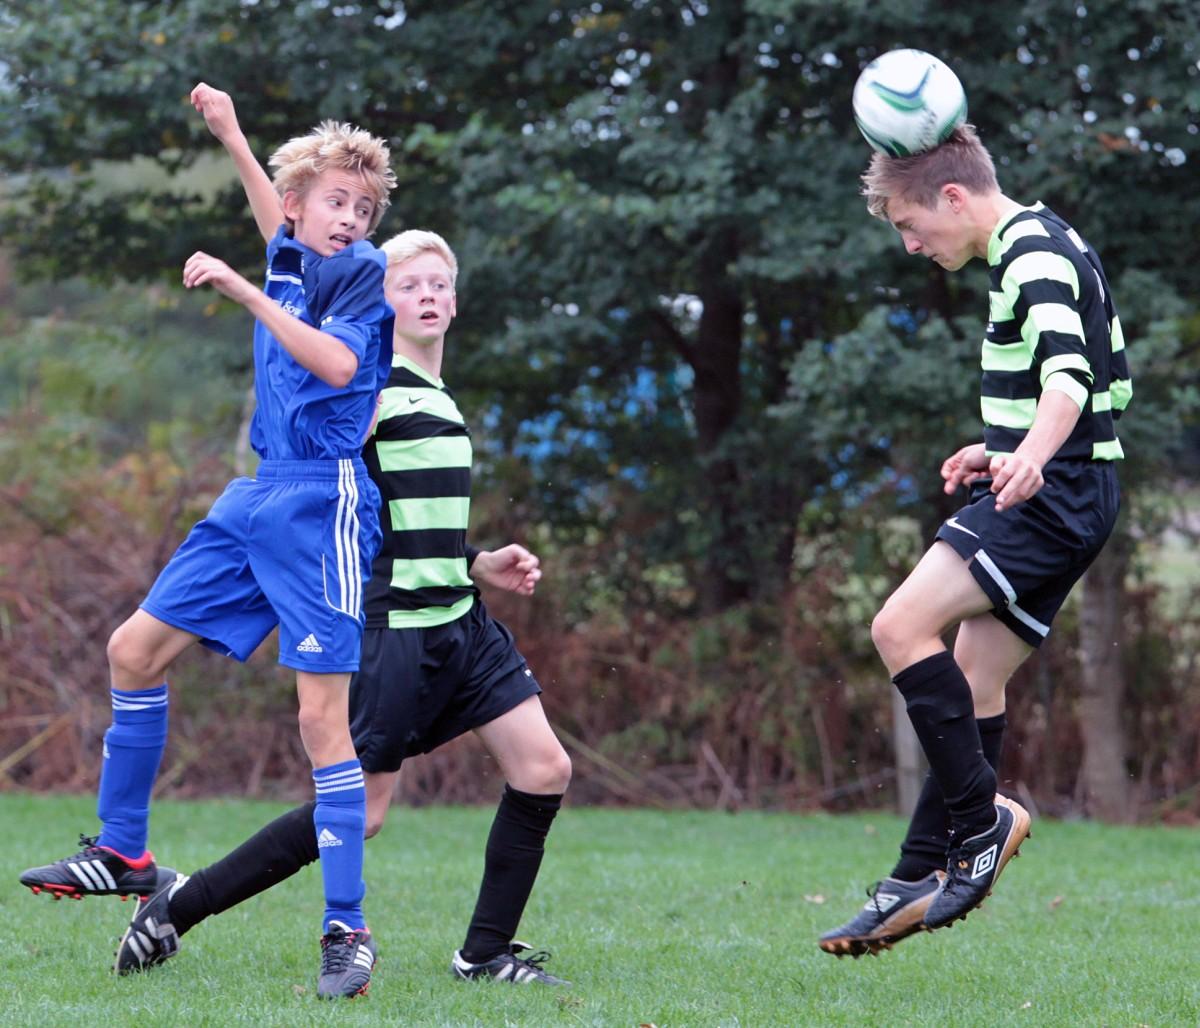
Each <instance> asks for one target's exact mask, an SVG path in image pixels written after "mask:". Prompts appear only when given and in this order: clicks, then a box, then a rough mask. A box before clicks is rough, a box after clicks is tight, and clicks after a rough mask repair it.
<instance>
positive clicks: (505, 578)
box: [471, 543, 542, 596]
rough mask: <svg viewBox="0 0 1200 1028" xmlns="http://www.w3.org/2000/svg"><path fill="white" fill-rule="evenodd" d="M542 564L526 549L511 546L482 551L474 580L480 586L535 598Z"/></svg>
mask: <svg viewBox="0 0 1200 1028" xmlns="http://www.w3.org/2000/svg"><path fill="white" fill-rule="evenodd" d="M540 563H541V561H539V560H538V559H537V557H535V556H534V555H533V554H532V553H530V552H529V551H528V550H527V549H525V547H524V546H520V545H518V544H517V543H509V544H508V545H507V546H502V547H501V548H500V549H498V550H480V551H479V553H478V554H477V555H476V557H475V563H474V564H472V565H471V577H472V578H473V579H474V580H475V581H476V582H478V583H479V584H480V585H488V586H491V587H492V588H493V589H503V590H505V591H506V592H510V593H517V594H518V595H520V596H532V595H533V591H534V589H536V588H537V584H538V580H539V579H540V578H541V577H542V569H541V568H540V567H539V566H538V565H539V564H540Z"/></svg>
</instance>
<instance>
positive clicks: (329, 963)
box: [321, 928, 358, 974]
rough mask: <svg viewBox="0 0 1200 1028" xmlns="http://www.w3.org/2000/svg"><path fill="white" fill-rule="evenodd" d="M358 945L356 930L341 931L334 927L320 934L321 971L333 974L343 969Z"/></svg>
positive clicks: (347, 964)
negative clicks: (328, 931)
mask: <svg viewBox="0 0 1200 1028" xmlns="http://www.w3.org/2000/svg"><path fill="white" fill-rule="evenodd" d="M357 945H358V932H357V931H353V932H343V931H342V930H341V929H340V928H335V929H334V930H333V931H331V932H330V933H329V934H328V935H322V936H321V973H322V974H333V973H336V972H338V971H344V970H346V968H347V967H348V966H349V964H350V961H351V960H352V959H353V957H354V950H355V948H356V947H357Z"/></svg>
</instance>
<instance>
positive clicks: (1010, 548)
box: [937, 460, 1121, 646]
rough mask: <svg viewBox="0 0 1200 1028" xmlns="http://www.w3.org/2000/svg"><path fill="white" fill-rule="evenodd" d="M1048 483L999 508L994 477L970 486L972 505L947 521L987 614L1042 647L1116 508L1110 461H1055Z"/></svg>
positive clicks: (948, 538) (944, 531)
mask: <svg viewBox="0 0 1200 1028" xmlns="http://www.w3.org/2000/svg"><path fill="white" fill-rule="evenodd" d="M1042 477H1043V479H1044V480H1045V484H1044V485H1043V486H1042V488H1041V489H1039V490H1038V491H1037V492H1036V493H1035V494H1034V495H1033V496H1031V497H1030V498H1029V499H1028V500H1026V501H1025V502H1024V503H1019V504H1017V506H1015V507H1010V508H1009V509H1008V510H1002V511H997V510H996V497H995V496H994V495H993V494H992V493H991V491H990V489H991V484H992V480H991V479H990V478H984V479H980V480H979V481H978V482H975V483H974V484H973V485H972V486H971V502H970V503H969V504H968V505H967V506H966V507H963V508H962V510H960V511H959V512H958V513H957V514H955V515H954V516H953V517H951V518H947V519H946V520H945V521H944V522H943V523H942V527H941V528H939V529H938V534H937V537H938V538H939V539H941V540H942V541H943V542H946V543H949V544H950V545H951V546H952V547H953V548H954V550H955V552H957V553H958V555H959V556H961V557H962V558H963V559H964V560H968V561H970V570H971V574H972V575H974V576H975V581H977V582H978V583H979V585H980V586H981V587H982V589H983V591H984V592H985V593H987V595H988V598H989V599H990V600H991V601H992V603H993V604H994V605H995V606H994V607H993V609H992V613H993V614H994V615H995V616H996V617H997V618H999V619H1000V620H1001V621H1002V622H1004V624H1006V625H1007V626H1008V627H1009V628H1011V629H1012V630H1013V631H1014V632H1015V633H1016V634H1017V635H1018V636H1020V637H1021V638H1022V639H1023V640H1024V641H1025V642H1027V643H1029V645H1030V646H1040V645H1041V642H1042V640H1043V639H1045V638H1046V636H1047V634H1048V633H1049V632H1050V622H1051V621H1053V620H1054V615H1055V614H1057V613H1058V609H1059V607H1061V606H1062V605H1063V602H1064V601H1065V600H1066V598H1067V594H1068V593H1070V591H1071V587H1072V586H1073V585H1074V584H1075V583H1076V582H1077V581H1078V580H1079V577H1080V576H1081V575H1082V574H1083V573H1084V572H1085V571H1086V570H1087V569H1088V566H1089V565H1090V564H1091V563H1092V561H1093V560H1095V559H1096V554H1097V553H1099V552H1100V548H1101V547H1102V546H1103V545H1104V542H1105V540H1106V539H1108V537H1109V534H1110V533H1111V532H1112V528H1113V524H1114V522H1115V521H1116V519H1117V511H1118V509H1119V508H1120V505H1121V500H1120V489H1119V488H1118V485H1117V471H1116V468H1115V467H1113V462H1112V461H1107V460H1097V461H1058V462H1055V461H1052V462H1050V463H1049V464H1047V465H1046V466H1045V467H1044V468H1043V469H1042Z"/></svg>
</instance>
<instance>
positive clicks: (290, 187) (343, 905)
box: [21, 87, 395, 997]
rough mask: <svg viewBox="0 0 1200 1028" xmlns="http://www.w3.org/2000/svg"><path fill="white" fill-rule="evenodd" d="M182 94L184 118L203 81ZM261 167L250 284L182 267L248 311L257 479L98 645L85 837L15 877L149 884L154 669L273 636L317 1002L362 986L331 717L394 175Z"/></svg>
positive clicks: (361, 933)
mask: <svg viewBox="0 0 1200 1028" xmlns="http://www.w3.org/2000/svg"><path fill="white" fill-rule="evenodd" d="M193 99H194V101H196V104H197V107H198V108H199V109H202V108H203V102H204V98H203V87H200V95H197V96H194V97H193ZM242 142H243V143H244V138H243V139H242ZM230 152H231V153H232V154H233V156H234V160H235V163H238V165H239V170H240V169H241V168H242V166H244V164H245V162H247V161H250V162H254V158H253V155H251V154H250V153H249V150H248V148H237V147H231V150H230ZM254 163H255V166H257V163H256V162H254ZM271 164H272V166H273V167H274V168H275V169H276V174H275V180H274V184H273V185H272V183H271V182H270V180H269V179H267V178H266V175H265V173H264V174H263V175H262V180H261V182H260V183H259V185H260V188H263V189H265V190H267V191H269V192H270V193H271V195H272V197H273V202H274V204H275V206H274V207H273V208H272V210H273V211H282V215H283V221H284V224H283V225H279V224H278V219H276V222H275V224H272V225H271V226H270V227H269V229H268V227H267V226H266V225H260V227H261V228H262V229H263V232H264V237H265V238H267V240H268V243H267V262H268V270H267V276H266V285H265V289H259V288H258V287H256V286H254V285H253V284H252V283H250V282H248V281H247V280H246V279H245V278H243V277H242V276H241V275H239V274H237V273H236V272H235V271H233V270H232V269H231V268H230V267H229V266H228V265H227V264H226V263H225V262H224V261H221V260H219V259H218V258H216V257H213V256H210V255H208V254H205V253H200V252H198V253H195V254H193V255H192V256H191V257H190V258H189V259H188V261H187V263H186V264H185V266H184V270H183V282H184V285H185V286H186V287H188V288H189V289H191V288H197V287H200V286H211V287H213V288H215V289H217V290H218V291H219V292H221V293H222V294H223V295H225V296H227V297H229V298H230V299H232V300H234V301H236V302H238V303H240V304H241V305H242V306H243V307H245V308H246V309H247V310H248V311H249V312H250V313H252V314H253V315H254V317H255V327H254V365H255V393H256V399H257V409H256V411H255V414H254V419H253V423H252V427H251V443H252V445H253V446H254V449H255V451H256V452H257V453H258V455H259V456H260V458H261V463H260V465H259V468H258V472H257V476H256V477H255V478H254V479H245V478H239V479H236V480H235V481H233V482H232V483H230V485H229V486H228V487H227V488H226V490H225V492H224V493H223V494H222V495H221V497H220V498H219V499H218V500H217V502H216V503H215V504H214V505H213V507H212V509H211V510H210V511H209V513H208V515H207V516H206V517H205V518H204V520H202V521H200V522H199V523H198V524H197V525H195V526H194V527H193V529H192V531H191V532H190V533H189V535H188V537H187V539H185V540H184V542H183V544H182V545H181V546H180V547H179V549H178V550H177V551H176V553H175V555H174V556H173V557H172V558H171V560H170V562H169V563H168V564H167V566H166V567H165V568H164V569H163V571H162V572H161V574H160V575H159V577H158V579H157V581H156V582H155V583H154V586H153V587H152V588H151V590H150V593H149V594H148V595H147V597H146V599H145V600H144V601H143V603H142V605H141V607H140V609H139V610H137V611H136V612H135V613H134V614H133V616H132V617H130V618H129V619H128V620H127V621H126V622H125V623H124V624H123V625H121V627H119V628H118V629H117V630H116V632H114V633H113V635H112V638H111V639H110V640H109V644H108V659H109V670H110V674H111V681H112V704H113V724H112V727H111V728H109V730H108V732H107V733H106V735H105V745H104V764H103V769H102V772H101V778H100V790H99V801H98V806H97V813H98V814H99V817H100V820H101V822H102V828H101V831H100V835H99V836H98V837H97V838H95V839H88V838H82V842H83V849H82V850H81V852H79V853H77V854H75V855H74V856H72V857H68V858H66V859H64V860H60V861H57V862H55V863H54V864H49V865H46V866H44V867H39V868H33V869H30V870H29V871H26V872H25V873H24V874H23V875H22V876H21V881H22V883H23V884H25V885H28V886H30V887H31V888H32V889H33V890H34V891H35V892H39V891H47V892H50V893H51V894H53V895H54V896H55V897H56V898H57V897H60V896H64V895H69V896H75V897H81V896H83V895H86V894H88V893H91V894H96V895H105V894H109V895H111V894H118V895H121V896H125V895H131V894H132V895H139V896H146V895H148V894H150V893H152V892H153V891H154V890H155V889H156V887H157V883H158V878H159V873H158V869H157V868H156V867H155V864H154V858H153V855H152V854H151V853H150V851H149V850H147V849H146V841H147V832H148V819H149V799H150V792H151V788H152V786H153V784H154V778H155V775H156V773H157V769H158V764H159V760H160V758H161V755H162V750H163V747H164V744H165V741H166V734H167V685H166V681H165V674H166V671H167V669H168V667H169V666H170V665H171V663H172V662H173V661H174V659H175V658H176V657H177V656H178V655H179V654H180V653H182V652H183V651H184V650H185V649H187V648H188V647H189V646H191V645H192V644H193V643H195V642H200V643H202V644H203V645H205V646H207V647H209V648H211V649H214V650H216V651H218V652H220V653H224V654H227V655H229V656H232V657H235V658H236V659H238V660H245V659H246V658H247V657H249V655H250V654H251V653H252V652H253V651H254V650H255V649H256V648H257V647H258V645H259V644H260V643H261V642H262V641H263V640H264V639H265V637H266V636H267V635H268V634H269V633H270V632H271V630H272V629H274V628H275V627H276V625H278V627H279V650H280V656H279V660H280V663H282V664H284V665H286V666H288V667H291V668H294V669H295V671H296V689H297V693H298V696H299V706H300V712H299V725H300V734H301V738H302V740H303V743H304V747H305V750H306V752H307V753H308V756H309V758H310V760H311V761H312V765H313V781H314V785H315V793H316V804H315V809H314V812H313V815H312V816H313V822H314V828H315V832H316V835H317V838H318V840H319V841H318V845H319V847H320V855H321V867H322V876H323V880H324V885H325V915H324V919H323V934H322V939H321V945H322V961H321V972H320V975H319V977H318V986H317V991H318V995H320V996H322V997H335V996H342V995H355V994H359V993H362V992H364V991H366V988H367V986H368V984H369V982H370V974H371V968H372V966H373V963H374V959H375V943H374V941H373V939H372V938H371V935H370V932H369V931H368V930H367V927H366V923H365V921H364V918H363V911H362V898H363V894H364V891H365V887H364V885H363V881H362V842H363V837H364V827H365V821H366V814H365V810H366V791H365V788H364V785H363V774H362V767H361V765H360V763H359V761H358V758H357V755H356V754H355V750H354V744H353V740H352V739H351V736H350V730H349V714H348V704H349V685H350V675H351V673H352V672H353V671H355V670H357V668H358V663H359V655H360V649H361V640H362V629H363V622H364V615H363V589H364V584H365V582H366V581H367V580H368V579H369V577H370V573H371V564H372V560H373V558H374V555H375V552H376V550H377V549H378V545H379V540H380V537H381V532H380V528H379V524H378V507H379V496H378V493H377V491H376V489H375V487H374V485H373V484H372V482H371V480H370V478H369V477H368V475H367V471H366V466H365V465H364V463H363V461H362V458H361V456H360V451H361V447H362V441H363V439H364V437H365V436H366V434H367V431H368V430H369V428H370V425H371V422H372V419H373V416H374V413H375V408H376V401H377V396H378V392H379V388H380V385H381V381H382V376H383V375H384V374H386V371H387V368H388V367H389V366H390V335H385V334H384V330H383V328H382V326H383V324H384V322H385V318H387V317H388V316H389V312H388V308H387V306H386V303H385V301H384V296H383V274H384V269H385V265H386V261H385V258H384V256H383V255H382V253H380V251H378V250H376V249H375V248H374V247H373V246H371V245H370V244H369V243H367V242H365V239H366V237H367V235H368V234H369V233H370V232H372V231H373V230H374V228H375V227H376V226H377V225H378V223H379V220H380V218H381V217H382V215H383V211H384V209H385V208H386V206H387V202H388V200H387V196H388V192H389V191H390V190H391V188H392V187H393V186H394V184H395V177H394V175H393V174H392V171H391V169H390V167H389V154H388V149H387V147H386V146H385V145H384V144H383V143H382V142H381V141H379V140H377V139H375V138H373V137H372V136H370V135H369V134H367V133H366V132H363V131H361V130H357V129H354V128H352V127H351V126H349V125H342V124H337V123H334V122H325V123H323V124H322V125H321V126H320V127H319V128H318V129H316V130H315V131H314V132H312V133H311V134H309V135H307V136H303V137H299V138H296V139H293V140H291V141H290V142H288V143H286V144H285V145H284V146H283V147H281V148H280V149H279V150H278V151H277V152H276V153H275V155H274V156H273V157H272V158H271ZM263 183H265V185H264V184H263Z"/></svg>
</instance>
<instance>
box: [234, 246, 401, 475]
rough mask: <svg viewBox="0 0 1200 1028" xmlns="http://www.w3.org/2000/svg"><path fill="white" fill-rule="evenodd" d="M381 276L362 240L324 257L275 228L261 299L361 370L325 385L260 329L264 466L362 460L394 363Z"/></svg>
mask: <svg viewBox="0 0 1200 1028" xmlns="http://www.w3.org/2000/svg"><path fill="white" fill-rule="evenodd" d="M386 268H387V258H386V257H385V256H384V254H383V252H382V251H381V250H378V249H376V248H375V247H374V246H372V245H371V244H370V243H368V242H365V241H361V242H357V243H355V244H354V245H352V246H348V247H346V249H344V250H341V251H339V252H338V253H335V254H333V255H332V256H331V257H322V256H321V255H320V254H318V253H316V252H315V251H313V250H310V249H309V248H308V247H307V246H305V245H304V244H303V243H298V242H296V240H294V239H292V238H291V237H290V236H289V235H287V233H286V229H285V227H284V226H280V228H279V231H278V232H276V234H275V237H274V238H273V239H272V240H271V241H270V242H269V243H268V244H267V281H266V285H265V286H264V290H265V292H266V294H267V295H268V296H269V297H270V298H271V299H272V300H274V301H275V302H276V303H277V304H279V306H280V307H282V308H283V309H284V310H285V311H287V312H288V313H289V314H292V315H293V316H295V317H297V318H299V319H300V320H301V321H303V322H305V323H306V324H308V325H311V326H313V327H314V328H318V329H320V330H321V331H322V332H325V333H327V334H328V335H331V336H333V337H334V338H335V339H337V340H339V341H340V342H341V343H343V344H344V345H345V346H346V347H347V348H348V349H349V350H350V351H351V352H352V353H353V354H354V356H355V357H357V358H358V370H357V371H356V372H355V374H354V378H353V379H352V380H351V382H350V383H349V385H347V386H344V387H341V388H338V387H336V386H331V385H329V384H328V383H326V382H323V381H321V379H319V378H318V377H317V376H316V375H314V374H313V373H312V372H311V371H308V370H307V369H305V368H304V367H302V366H301V365H300V364H298V363H297V362H296V360H295V358H293V357H292V355H291V354H290V353H288V351H287V350H286V349H285V348H284V347H283V345H282V344H281V343H280V342H279V341H278V340H277V339H276V338H275V337H274V336H273V335H271V333H270V332H269V331H268V330H267V329H266V328H265V327H264V326H263V325H261V324H259V323H257V322H256V323H255V326H254V370H255V383H254V390H255V398H256V400H257V410H256V411H255V413H254V420H253V422H252V424H251V427H250V443H251V445H252V446H253V447H254V450H255V452H256V453H257V454H258V455H259V456H260V457H262V458H263V459H264V460H326V459H334V460H336V459H340V458H346V457H356V456H358V454H359V453H360V452H361V450H362V444H363V439H364V438H365V437H366V434H367V429H368V428H369V427H370V424H371V418H372V417H373V416H374V414H375V400H376V396H377V395H378V392H379V389H380V388H382V382H383V380H385V379H386V378H387V374H388V371H389V369H390V367H391V362H392V361H391V357H392V334H391V321H390V318H391V311H390V309H389V308H388V306H387V304H386V303H385V302H384V299H383V273H384V271H385V270H386Z"/></svg>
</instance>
